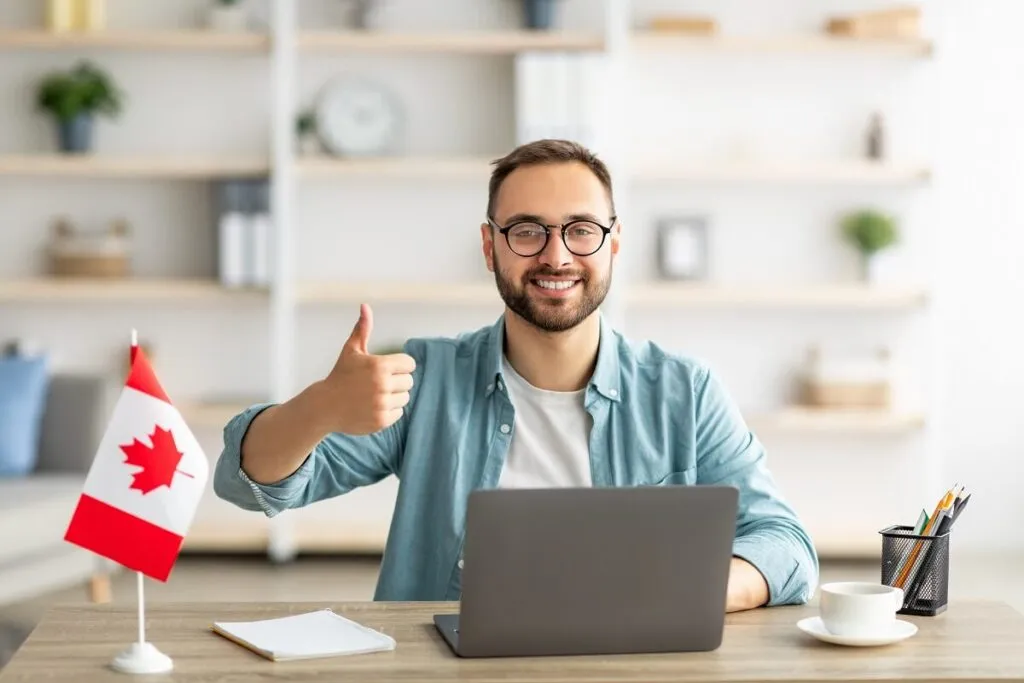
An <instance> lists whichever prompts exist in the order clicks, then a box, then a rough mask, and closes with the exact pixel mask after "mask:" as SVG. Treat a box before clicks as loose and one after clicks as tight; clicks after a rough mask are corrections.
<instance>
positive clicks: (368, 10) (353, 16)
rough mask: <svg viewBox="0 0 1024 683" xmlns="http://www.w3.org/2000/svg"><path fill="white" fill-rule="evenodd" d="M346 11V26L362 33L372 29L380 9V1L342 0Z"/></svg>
mask: <svg viewBox="0 0 1024 683" xmlns="http://www.w3.org/2000/svg"><path fill="white" fill-rule="evenodd" d="M341 2H342V4H343V6H344V7H343V9H344V11H345V24H346V25H347V26H351V27H352V28H354V29H357V30H360V31H366V30H368V29H371V28H373V27H374V25H375V24H376V22H375V18H376V14H377V11H378V10H379V9H380V3H379V2H378V0H341Z"/></svg>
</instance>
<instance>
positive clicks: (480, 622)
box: [458, 486, 739, 656]
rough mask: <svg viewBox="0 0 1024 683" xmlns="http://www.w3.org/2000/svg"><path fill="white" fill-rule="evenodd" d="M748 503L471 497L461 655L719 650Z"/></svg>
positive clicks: (692, 497)
mask: <svg viewBox="0 0 1024 683" xmlns="http://www.w3.org/2000/svg"><path fill="white" fill-rule="evenodd" d="M738 495H739V494H738V491H737V490H736V489H735V488H733V487H719V486H657V487H621V488H550V489H491V490H477V491H474V492H472V493H471V494H470V496H469V502H468V509H467V519H466V539H465V546H464V548H463V559H464V568H463V574H462V596H461V604H460V614H459V633H458V640H459V653H460V654H461V655H463V656H514V655H545V654H553V655H554V654H611V653H626V652H662V651H675V652H679V651H700V650H712V649H715V648H717V647H718V646H719V645H720V644H721V639H722V633H723V627H724V622H725V600H726V587H727V584H728V578H729V563H730V560H731V557H732V544H733V539H734V536H735V529H736V516H737V506H738Z"/></svg>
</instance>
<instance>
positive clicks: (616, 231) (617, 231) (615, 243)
mask: <svg viewBox="0 0 1024 683" xmlns="http://www.w3.org/2000/svg"><path fill="white" fill-rule="evenodd" d="M621 232H622V223H620V222H619V221H618V220H616V221H615V225H613V226H612V233H611V235H609V237H611V239H612V256H615V255H616V254H618V253H619V242H620V240H621V239H622V234H621Z"/></svg>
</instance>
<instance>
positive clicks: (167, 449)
mask: <svg viewBox="0 0 1024 683" xmlns="http://www.w3.org/2000/svg"><path fill="white" fill-rule="evenodd" d="M209 467H210V466H209V462H208V461H207V459H206V455H205V454H204V453H203V451H202V449H201V448H200V446H199V443H198V441H196V438H195V436H193V434H192V432H191V431H190V430H189V428H188V426H187V425H186V424H185V420H184V419H183V418H182V416H181V414H180V413H179V412H178V411H177V409H175V407H174V406H173V405H172V404H171V401H170V399H168V398H167V394H166V393H165V392H164V390H163V387H161V386H160V381H159V380H158V379H157V377H156V374H155V373H154V372H153V368H152V367H151V366H150V364H149V360H148V359H147V358H146V355H145V353H143V351H142V349H140V348H139V347H138V346H137V345H136V344H133V345H132V349H131V371H130V372H129V374H128V379H127V380H126V381H125V386H124V388H123V389H122V391H121V395H120V397H119V398H118V400H117V403H116V405H115V406H114V410H113V414H112V415H111V418H110V422H109V423H108V425H107V429H106V432H105V433H104V435H103V439H102V440H101V441H100V445H99V449H98V450H97V453H96V457H95V459H94V460H93V463H92V466H91V467H90V469H89V473H88V475H87V476H86V479H85V485H84V487H83V491H82V494H81V495H80V497H79V499H78V503H77V505H76V506H75V511H74V513H73V514H72V517H71V523H70V524H69V526H68V530H67V533H66V534H65V536H64V540H66V541H68V542H70V543H74V544H75V545H78V546H81V547H83V548H86V549H87V550H91V551H92V552H94V553H96V554H98V555H101V556H103V557H106V558H108V559H110V560H113V561H115V562H117V563H119V564H121V565H123V566H125V567H127V568H129V569H133V570H135V571H137V572H139V573H141V574H145V575H146V576H149V577H150V578H153V579H156V580H159V581H166V580H167V578H168V576H170V573H171V569H172V568H173V567H174V564H175V562H176V561H177V559H178V553H179V551H180V550H181V545H182V543H183V541H184V540H185V535H186V533H187V532H188V529H189V526H191V524H192V519H193V517H195V513H196V510H197V509H198V507H199V501H200V499H201V498H202V496H203V492H204V491H205V490H206V482H207V479H208V478H209Z"/></svg>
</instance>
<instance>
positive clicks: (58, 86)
mask: <svg viewBox="0 0 1024 683" xmlns="http://www.w3.org/2000/svg"><path fill="white" fill-rule="evenodd" d="M123 100H124V95H123V94H122V92H121V91H120V90H119V89H118V88H117V86H116V85H115V84H114V82H113V80H112V79H111V78H110V76H109V75H108V74H107V73H106V72H105V71H103V70H102V69H100V68H98V67H97V66H95V65H94V64H92V63H91V62H88V61H83V62H80V63H79V64H77V65H76V66H75V67H74V68H72V69H71V70H70V71H67V72H54V73H51V74H48V75H47V76H46V77H45V78H44V79H43V80H42V82H41V83H40V84H39V89H38V91H37V95H36V105H37V106H38V107H39V109H40V110H42V111H47V112H50V113H51V114H53V115H54V116H55V117H56V118H57V120H59V121H62V122H66V121H71V120H72V119H74V118H76V117H77V116H79V115H81V114H106V115H107V116H110V117H111V118H114V117H116V116H117V115H118V114H120V113H121V109H122V107H123Z"/></svg>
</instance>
